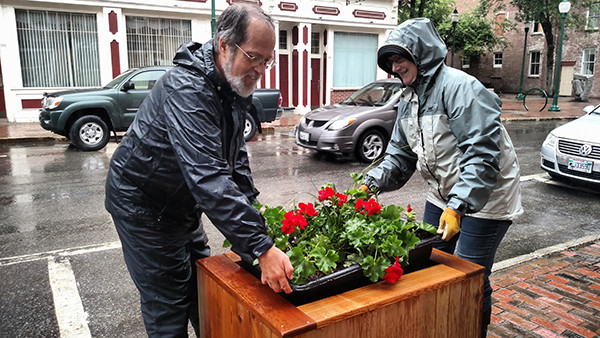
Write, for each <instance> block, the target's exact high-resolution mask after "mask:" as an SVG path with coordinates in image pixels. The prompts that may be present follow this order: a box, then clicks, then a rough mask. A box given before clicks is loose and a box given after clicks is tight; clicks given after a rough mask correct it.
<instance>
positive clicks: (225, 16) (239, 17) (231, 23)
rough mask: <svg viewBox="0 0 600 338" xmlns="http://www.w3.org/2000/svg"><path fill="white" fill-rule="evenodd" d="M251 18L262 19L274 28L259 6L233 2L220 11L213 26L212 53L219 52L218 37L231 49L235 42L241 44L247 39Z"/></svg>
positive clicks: (271, 21) (271, 20)
mask: <svg viewBox="0 0 600 338" xmlns="http://www.w3.org/2000/svg"><path fill="white" fill-rule="evenodd" d="M253 18H256V19H258V20H263V21H264V22H266V23H268V24H269V25H270V26H271V27H272V28H273V30H275V24H274V23H273V19H272V18H271V17H270V16H269V15H268V14H267V13H265V12H264V11H263V10H262V8H260V7H259V6H256V5H251V4H244V3H234V4H233V5H231V6H229V7H228V8H226V9H225V10H224V11H223V13H221V16H220V17H219V20H218V21H217V26H216V27H215V35H214V37H213V50H214V53H215V54H218V53H219V39H220V38H222V39H223V40H224V41H225V42H226V43H227V45H228V46H229V47H230V48H231V49H232V50H234V49H235V45H236V44H237V45H241V44H243V42H244V41H245V40H246V39H247V30H248V25H249V24H250V19H253Z"/></svg>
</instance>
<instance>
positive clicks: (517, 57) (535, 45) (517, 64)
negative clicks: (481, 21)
mask: <svg viewBox="0 0 600 338" xmlns="http://www.w3.org/2000/svg"><path fill="white" fill-rule="evenodd" d="M476 2H477V1H476V0H475V1H474V0H469V1H467V2H461V6H460V7H458V10H459V12H468V11H470V10H472V9H473V8H474V6H475V5H476V4H477V3H476ZM594 6H596V7H591V8H588V9H587V10H581V9H576V8H574V7H571V11H570V12H569V13H570V14H572V13H574V12H579V14H582V15H584V17H585V18H586V19H587V20H586V28H585V29H583V28H582V27H565V30H564V38H563V45H562V57H561V74H560V85H559V89H560V90H559V95H560V96H573V97H574V99H576V98H581V97H580V96H578V95H577V94H580V93H576V92H574V90H573V88H574V87H575V89H576V91H578V90H580V89H582V86H583V85H584V84H583V83H582V82H586V84H585V85H586V86H587V87H589V88H588V90H589V92H588V93H586V94H587V96H589V98H591V100H590V101H594V99H599V98H600V76H598V75H597V74H598V72H599V71H600V69H599V67H600V65H599V64H598V61H597V60H596V59H597V55H598V53H599V50H598V49H599V47H598V45H599V42H600V31H599V29H598V28H599V24H600V3H596V4H595V5H594ZM515 13H516V9H514V8H512V9H511V8H510V7H509V8H508V9H507V10H506V11H503V12H498V13H495V15H496V20H505V19H509V20H513V21H514V17H515ZM514 22H515V23H516V24H517V27H516V28H517V29H516V30H514V31H507V32H498V33H499V34H503V35H504V37H505V38H506V39H507V40H508V41H509V42H510V46H508V47H506V48H504V49H500V48H498V49H497V50H494V51H491V52H488V53H486V55H485V56H484V57H482V58H481V59H480V60H479V62H477V63H472V64H468V63H467V64H466V65H465V64H462V63H460V62H459V63H458V64H457V63H456V62H455V66H456V67H462V69H463V70H464V71H465V72H467V73H469V74H472V75H474V76H475V77H477V78H478V79H479V80H480V81H481V82H483V83H484V84H486V85H487V86H488V87H490V88H494V90H495V91H496V92H502V93H515V94H517V93H519V90H520V84H521V70H522V68H523V85H522V89H523V93H526V92H527V91H528V90H529V89H531V88H542V89H546V72H548V71H550V72H553V74H555V72H556V70H555V69H550V70H548V69H546V60H545V58H546V57H547V56H546V51H547V46H546V39H545V36H544V33H543V31H542V29H541V26H540V25H539V24H536V23H533V22H528V23H519V22H516V21H514ZM526 27H527V28H528V32H527V44H526V45H525V44H524V42H525V28H526ZM554 31H555V33H554V34H555V38H554V41H555V44H556V48H555V51H556V52H555V55H554V60H555V62H554V64H555V65H556V60H557V55H558V49H559V48H558V45H559V43H560V42H559V41H560V25H558V26H556V27H554ZM524 47H525V62H524V67H522V65H523V54H524V53H523V50H524ZM457 55H460V51H457V53H456V54H455V58H457ZM552 78H554V76H553V77H552ZM574 79H575V80H576V81H575V82H577V81H580V82H579V83H575V84H574V83H573V80H574ZM553 89H554V80H553V81H552V86H551V88H549V90H548V95H549V96H550V97H551V95H552V93H553ZM538 93H539V92H538ZM596 102H597V101H596Z"/></svg>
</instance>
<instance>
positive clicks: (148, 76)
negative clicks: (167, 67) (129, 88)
mask: <svg viewBox="0 0 600 338" xmlns="http://www.w3.org/2000/svg"><path fill="white" fill-rule="evenodd" d="M164 74H165V71H164V70H151V71H147V72H143V73H139V74H136V75H135V76H134V77H132V78H131V79H130V80H129V82H132V83H133V85H134V87H133V89H135V90H149V89H152V88H153V87H154V84H156V81H157V80H158V79H160V77H161V76H163V75H164Z"/></svg>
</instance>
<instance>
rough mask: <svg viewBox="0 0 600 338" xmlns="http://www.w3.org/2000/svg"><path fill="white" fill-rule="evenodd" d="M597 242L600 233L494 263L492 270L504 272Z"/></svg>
mask: <svg viewBox="0 0 600 338" xmlns="http://www.w3.org/2000/svg"><path fill="white" fill-rule="evenodd" d="M597 240H600V233H599V234H595V235H589V236H585V237H581V238H577V239H574V240H571V241H568V242H565V243H560V244H556V245H552V246H549V247H546V248H542V249H539V250H536V251H534V252H532V253H529V254H525V255H521V256H517V257H513V258H509V259H506V260H503V261H501V262H498V263H494V267H493V268H492V272H496V271H500V270H504V269H508V268H511V267H513V266H515V265H518V264H521V263H525V262H528V261H531V260H534V259H537V258H540V257H542V256H545V255H549V254H552V253H555V252H560V251H566V250H569V249H571V248H574V247H576V246H580V245H585V244H589V243H592V242H595V241H597Z"/></svg>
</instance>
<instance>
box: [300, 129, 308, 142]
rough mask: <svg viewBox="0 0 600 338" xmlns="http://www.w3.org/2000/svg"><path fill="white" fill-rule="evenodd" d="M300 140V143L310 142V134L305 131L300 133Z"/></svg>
mask: <svg viewBox="0 0 600 338" xmlns="http://www.w3.org/2000/svg"><path fill="white" fill-rule="evenodd" d="M298 138H299V139H300V141H304V142H308V140H310V134H309V133H307V132H305V131H300V132H298Z"/></svg>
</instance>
